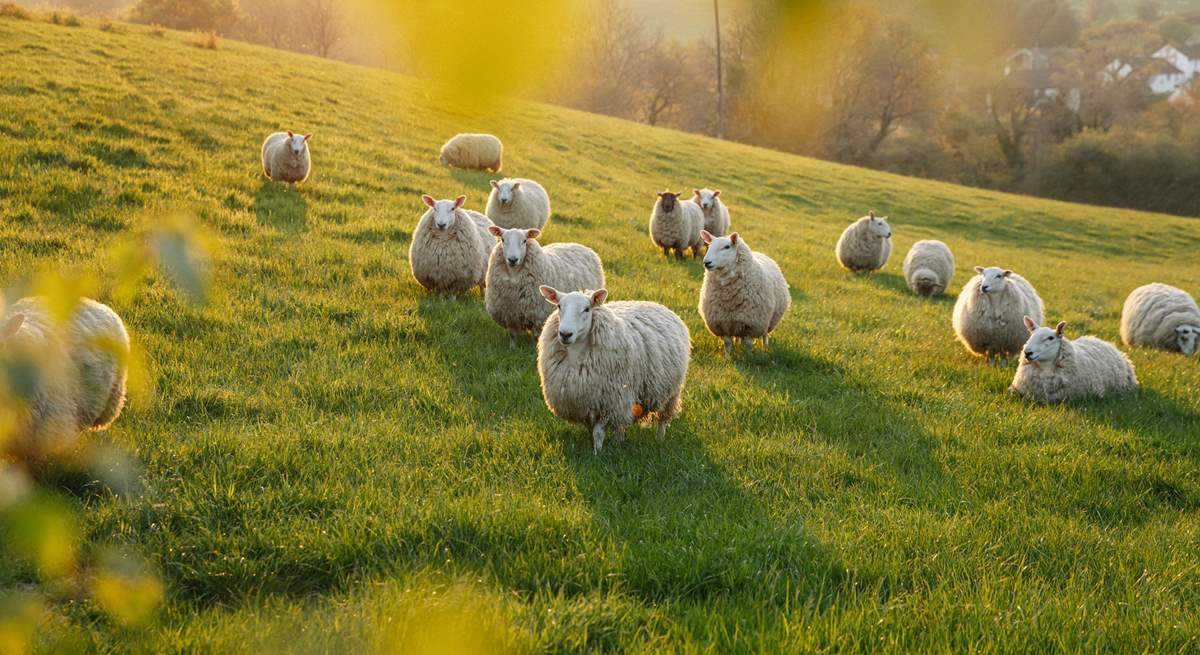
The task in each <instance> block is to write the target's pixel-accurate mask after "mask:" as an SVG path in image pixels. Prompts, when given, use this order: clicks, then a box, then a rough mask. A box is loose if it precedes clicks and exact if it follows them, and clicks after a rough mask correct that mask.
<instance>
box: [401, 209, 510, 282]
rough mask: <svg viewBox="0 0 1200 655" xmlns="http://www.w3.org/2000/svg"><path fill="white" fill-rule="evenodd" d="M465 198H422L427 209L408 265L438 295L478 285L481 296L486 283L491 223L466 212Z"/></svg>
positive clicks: (415, 236)
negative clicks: (464, 206) (464, 207)
mask: <svg viewBox="0 0 1200 655" xmlns="http://www.w3.org/2000/svg"><path fill="white" fill-rule="evenodd" d="M466 199H467V197H466V196H459V197H457V198H455V199H454V200H434V199H433V198H432V197H430V196H427V195H426V196H421V202H423V203H424V204H425V206H426V207H428V209H427V210H426V211H425V213H424V214H423V215H422V216H421V219H420V220H419V221H418V222H417V228H416V229H415V230H413V236H412V243H411V244H410V245H409V247H408V263H409V266H410V267H411V268H412V274H413V277H414V278H416V280H417V282H418V283H420V285H421V286H423V287H425V288H426V289H429V290H430V291H433V292H435V293H450V294H459V293H464V292H466V291H469V290H470V289H471V287H475V286H478V287H479V292H480V294H482V293H483V287H484V285H485V284H486V280H487V262H488V248H489V246H490V245H491V243H492V239H491V235H490V234H489V233H488V230H489V229H490V228H491V227H492V222H491V221H489V220H488V218H487V216H484V215H483V214H480V213H479V212H477V211H471V210H469V209H463V202H465V201H466Z"/></svg>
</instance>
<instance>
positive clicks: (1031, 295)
mask: <svg viewBox="0 0 1200 655" xmlns="http://www.w3.org/2000/svg"><path fill="white" fill-rule="evenodd" d="M975 272H976V273H978V275H976V276H974V277H972V278H971V279H970V280H968V281H967V284H966V285H965V286H964V287H963V290H962V292H961V293H959V294H958V301H957V302H955V303H954V334H955V335H956V336H957V337H958V340H959V341H961V342H962V344H963V345H964V346H966V348H967V350H968V351H969V352H971V353H972V354H975V355H983V356H986V357H988V358H989V359H991V358H992V357H993V356H1000V357H1002V358H1004V359H1005V360H1007V358H1008V357H1009V356H1011V355H1015V354H1017V353H1019V352H1021V347H1022V346H1023V345H1025V341H1026V339H1027V338H1028V336H1029V335H1028V334H1027V332H1026V330H1025V327H1024V325H1023V324H1022V320H1021V319H1022V317H1025V316H1030V317H1032V318H1033V320H1034V321H1036V322H1038V323H1040V322H1042V320H1044V315H1045V307H1044V306H1043V305H1042V299H1041V298H1040V297H1039V296H1038V294H1037V291H1036V290H1034V288H1033V285H1031V284H1029V282H1028V281H1027V280H1026V279H1025V278H1023V277H1021V276H1020V275H1017V274H1016V273H1013V272H1012V271H1009V270H1003V269H999V268H996V267H991V268H982V267H979V266H976V267H975Z"/></svg>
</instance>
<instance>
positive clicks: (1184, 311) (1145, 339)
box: [1121, 282, 1200, 352]
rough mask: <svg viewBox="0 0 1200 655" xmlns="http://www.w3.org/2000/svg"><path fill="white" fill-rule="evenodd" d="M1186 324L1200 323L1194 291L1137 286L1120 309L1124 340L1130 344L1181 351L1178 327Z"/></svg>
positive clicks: (1199, 311) (1155, 284)
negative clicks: (1177, 335) (1192, 294)
mask: <svg viewBox="0 0 1200 655" xmlns="http://www.w3.org/2000/svg"><path fill="white" fill-rule="evenodd" d="M1183 325H1192V326H1200V307H1197V305H1196V301H1195V299H1193V298H1192V296H1191V294H1189V293H1188V292H1186V291H1184V290H1183V289H1178V288H1176V287H1173V286H1169V285H1166V284H1159V283H1157V282H1156V283H1154V284H1147V285H1145V286H1141V287H1138V288H1136V289H1134V290H1133V292H1132V293H1130V294H1129V297H1128V298H1126V299H1125V306H1124V308H1123V309H1122V310H1121V340H1122V341H1124V342H1125V343H1126V344H1127V345H1130V346H1146V347H1149V348H1162V349H1164V350H1171V351H1175V352H1179V342H1178V340H1177V339H1176V334H1175V328H1177V327H1180V326H1183Z"/></svg>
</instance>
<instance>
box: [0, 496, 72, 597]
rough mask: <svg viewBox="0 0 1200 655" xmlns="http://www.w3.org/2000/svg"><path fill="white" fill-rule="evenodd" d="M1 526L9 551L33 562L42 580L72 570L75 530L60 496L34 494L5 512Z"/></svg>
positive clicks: (68, 510)
mask: <svg viewBox="0 0 1200 655" xmlns="http://www.w3.org/2000/svg"><path fill="white" fill-rule="evenodd" d="M3 525H4V535H5V540H6V541H7V543H8V547H9V550H10V551H11V552H12V553H13V554H14V555H16V556H17V557H19V558H21V559H23V560H25V561H27V562H29V563H31V564H33V565H34V566H35V567H36V568H37V570H38V573H39V574H40V575H41V576H42V578H43V579H54V578H60V577H62V576H65V575H67V574H69V573H71V572H72V571H73V570H74V568H75V550H76V546H77V545H78V542H79V533H78V529H77V528H76V524H75V514H74V511H72V509H71V507H70V506H69V505H68V504H67V503H66V502H65V501H63V499H62V498H59V497H58V496H56V495H51V494H49V493H39V494H36V495H34V496H32V497H30V498H28V499H27V500H25V501H23V502H21V503H18V504H17V505H16V506H14V507H12V508H10V509H9V510H8V511H6V512H5V513H4V516H3Z"/></svg>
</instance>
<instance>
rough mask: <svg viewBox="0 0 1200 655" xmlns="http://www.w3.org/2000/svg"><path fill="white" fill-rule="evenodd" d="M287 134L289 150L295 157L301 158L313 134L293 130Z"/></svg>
mask: <svg viewBox="0 0 1200 655" xmlns="http://www.w3.org/2000/svg"><path fill="white" fill-rule="evenodd" d="M287 134H288V138H287V145H288V151H289V152H291V153H292V156H293V157H297V158H299V157H301V156H303V155H304V151H305V150H307V149H308V140H309V139H311V138H312V135H311V134H303V135H301V134H293V133H292V132H288V133H287Z"/></svg>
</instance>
